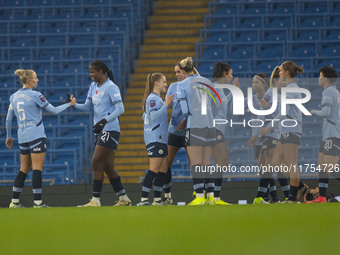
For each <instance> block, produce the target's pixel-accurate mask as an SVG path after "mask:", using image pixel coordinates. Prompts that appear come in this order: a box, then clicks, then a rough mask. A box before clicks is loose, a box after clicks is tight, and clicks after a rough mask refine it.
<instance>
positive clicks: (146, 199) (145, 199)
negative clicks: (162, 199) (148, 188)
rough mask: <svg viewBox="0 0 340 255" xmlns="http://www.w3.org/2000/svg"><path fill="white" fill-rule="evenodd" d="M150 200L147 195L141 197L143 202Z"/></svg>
mask: <svg viewBox="0 0 340 255" xmlns="http://www.w3.org/2000/svg"><path fill="white" fill-rule="evenodd" d="M148 200H149V199H148V198H146V197H142V198H141V201H142V202H144V201H148Z"/></svg>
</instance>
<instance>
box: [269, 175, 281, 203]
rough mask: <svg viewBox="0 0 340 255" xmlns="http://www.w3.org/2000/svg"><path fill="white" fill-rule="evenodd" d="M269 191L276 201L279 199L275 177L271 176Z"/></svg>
mask: <svg viewBox="0 0 340 255" xmlns="http://www.w3.org/2000/svg"><path fill="white" fill-rule="evenodd" d="M269 193H270V196H271V197H272V199H273V201H274V202H277V201H279V199H278V197H277V192H276V184H275V181H274V178H270V180H269Z"/></svg>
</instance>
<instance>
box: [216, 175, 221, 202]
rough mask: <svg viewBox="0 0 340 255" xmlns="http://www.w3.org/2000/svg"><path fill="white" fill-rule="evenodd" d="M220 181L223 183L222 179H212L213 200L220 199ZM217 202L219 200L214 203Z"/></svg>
mask: <svg viewBox="0 0 340 255" xmlns="http://www.w3.org/2000/svg"><path fill="white" fill-rule="evenodd" d="M222 181H223V179H222V177H221V178H215V179H214V197H215V198H220V193H221V187H222ZM218 200H219V199H217V200H216V201H218Z"/></svg>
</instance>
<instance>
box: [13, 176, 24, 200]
mask: <svg viewBox="0 0 340 255" xmlns="http://www.w3.org/2000/svg"><path fill="white" fill-rule="evenodd" d="M26 177H27V174H25V173H24V172H21V171H19V173H18V174H17V176H16V177H15V180H14V185H13V193H12V202H13V203H19V197H20V193H21V192H22V189H23V187H24V184H25V180H26Z"/></svg>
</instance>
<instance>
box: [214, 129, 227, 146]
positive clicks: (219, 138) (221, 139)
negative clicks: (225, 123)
mask: <svg viewBox="0 0 340 255" xmlns="http://www.w3.org/2000/svg"><path fill="white" fill-rule="evenodd" d="M216 142H217V143H224V142H225V138H224V134H223V133H222V132H221V130H218V129H216Z"/></svg>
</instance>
